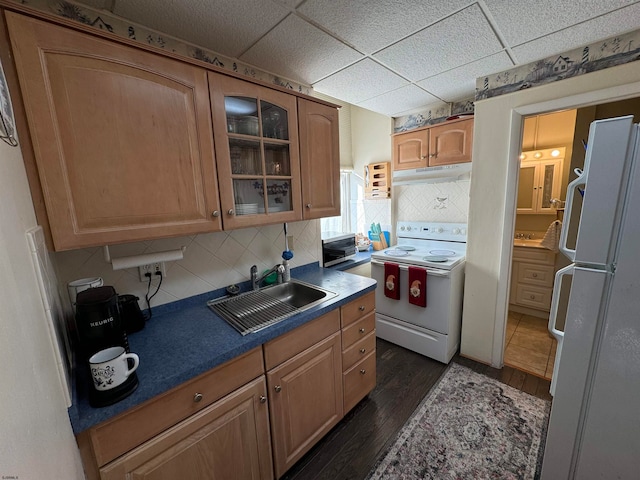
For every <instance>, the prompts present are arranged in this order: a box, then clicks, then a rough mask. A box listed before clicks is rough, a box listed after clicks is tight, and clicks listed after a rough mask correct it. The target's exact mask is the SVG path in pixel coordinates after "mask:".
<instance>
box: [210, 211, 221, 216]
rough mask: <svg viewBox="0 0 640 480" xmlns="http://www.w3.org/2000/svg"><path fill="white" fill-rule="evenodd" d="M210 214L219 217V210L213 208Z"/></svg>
mask: <svg viewBox="0 0 640 480" xmlns="http://www.w3.org/2000/svg"><path fill="white" fill-rule="evenodd" d="M211 216H212V217H219V216H220V212H219V211H218V210H214V211H213V212H211Z"/></svg>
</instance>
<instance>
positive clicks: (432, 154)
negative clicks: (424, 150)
mask: <svg viewBox="0 0 640 480" xmlns="http://www.w3.org/2000/svg"><path fill="white" fill-rule="evenodd" d="M434 157H437V154H435V153H430V154H429V158H434Z"/></svg>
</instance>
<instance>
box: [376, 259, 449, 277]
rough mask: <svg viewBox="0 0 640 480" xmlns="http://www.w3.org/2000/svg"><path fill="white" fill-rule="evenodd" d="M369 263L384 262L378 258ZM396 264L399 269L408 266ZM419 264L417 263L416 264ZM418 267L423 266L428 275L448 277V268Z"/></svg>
mask: <svg viewBox="0 0 640 480" xmlns="http://www.w3.org/2000/svg"><path fill="white" fill-rule="evenodd" d="M371 263H372V264H374V265H381V266H384V264H385V262H381V261H380V260H375V259H373V258H372V259H371ZM398 266H399V267H400V270H409V266H408V265H401V264H398ZM416 266H419V265H416ZM420 268H424V269H425V270H426V271H427V274H428V275H432V276H436V277H448V276H449V270H435V269H431V268H429V267H420Z"/></svg>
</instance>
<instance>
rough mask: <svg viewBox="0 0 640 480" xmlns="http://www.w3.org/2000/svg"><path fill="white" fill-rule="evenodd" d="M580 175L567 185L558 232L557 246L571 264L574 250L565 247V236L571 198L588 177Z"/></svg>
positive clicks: (567, 229) (567, 228)
mask: <svg viewBox="0 0 640 480" xmlns="http://www.w3.org/2000/svg"><path fill="white" fill-rule="evenodd" d="M577 170H578V169H576V173H578V172H577ZM580 173H581V174H578V175H579V176H578V178H576V179H575V180H573V181H572V182H570V183H569V185H567V197H566V200H567V202H566V204H565V209H564V218H565V219H566V221H565V222H563V223H562V230H561V231H560V246H559V248H560V251H561V252H562V253H563V254H564V255H565V256H566V257H567V258H568V259H569V260H571V261H572V262H573V261H574V260H575V259H576V251H575V250H574V249H571V248H568V247H567V236H568V233H569V223H570V222H571V210H572V208H573V196H574V194H575V192H576V189H577V188H578V186H579V185H586V183H587V175H588V172H586V171H584V172H582V171H581V172H580ZM558 273H559V272H558Z"/></svg>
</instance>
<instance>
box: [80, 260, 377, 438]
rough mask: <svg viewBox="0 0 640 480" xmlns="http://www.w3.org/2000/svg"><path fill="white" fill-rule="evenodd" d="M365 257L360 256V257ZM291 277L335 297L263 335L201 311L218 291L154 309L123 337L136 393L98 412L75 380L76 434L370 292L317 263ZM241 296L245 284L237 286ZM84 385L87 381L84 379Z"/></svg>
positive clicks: (365, 284)
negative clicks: (132, 361) (132, 356)
mask: <svg viewBox="0 0 640 480" xmlns="http://www.w3.org/2000/svg"><path fill="white" fill-rule="evenodd" d="M365 253H366V252H365ZM291 274H292V277H293V278H294V279H297V280H301V281H303V282H307V283H310V284H313V285H317V286H319V287H322V288H324V289H326V290H329V291H332V292H335V293H337V294H338V296H337V297H334V298H332V299H330V300H327V301H326V302H324V303H321V304H320V305H317V306H315V307H313V308H310V309H309V310H306V311H304V312H302V313H300V314H297V315H294V316H293V317H291V318H289V319H287V320H284V321H282V322H280V323H277V324H275V325H272V326H270V327H268V328H265V329H264V330H261V331H259V332H256V333H251V334H248V335H246V336H242V335H240V333H238V332H237V331H236V330H234V329H233V328H232V327H231V326H230V325H228V324H227V323H226V322H225V321H224V320H222V319H221V318H220V317H218V316H217V315H216V314H215V313H213V311H211V310H210V309H209V307H207V301H208V300H211V299H213V298H217V297H221V296H223V295H224V294H225V293H226V292H225V290H224V289H220V290H216V291H213V292H209V293H205V294H202V295H196V296H194V297H190V298H186V299H183V300H179V301H177V302H173V303H169V304H166V305H160V306H158V307H154V309H153V317H152V318H151V319H150V320H149V321H148V322H147V323H146V325H145V327H144V329H143V330H141V331H140V332H137V333H133V334H131V335H129V344H130V347H131V351H132V352H134V353H137V354H138V355H139V356H140V366H139V367H138V370H137V375H138V378H139V380H140V385H139V386H138V388H137V389H136V390H135V391H134V392H133V393H132V394H131V395H129V396H128V397H127V398H125V399H123V400H121V401H120V402H118V403H116V404H114V405H110V406H107V407H102V408H93V407H91V406H90V405H89V397H88V389H89V388H90V384H89V381H85V380H84V379H85V378H87V377H85V376H84V375H80V374H79V375H77V377H79V378H76V381H74V388H73V400H72V401H73V405H72V406H71V407H69V418H70V420H71V425H72V427H73V431H74V432H75V433H76V434H77V433H80V432H82V431H83V430H86V429H88V428H90V427H92V426H95V425H97V424H98V423H100V422H103V421H105V420H108V419H110V418H111V417H113V416H115V415H117V414H119V413H122V412H124V411H125V410H128V409H130V408H132V407H135V406H136V405H139V404H141V403H143V402H145V401H147V400H149V399H151V398H153V397H155V396H156V395H159V394H161V393H164V392H166V391H167V390H170V389H171V388H173V387H176V386H178V385H180V384H181V383H184V382H186V381H187V380H190V379H192V378H194V377H196V376H198V375H200V374H202V373H205V372H206V371H208V370H211V369H212V368H214V367H216V366H218V365H221V364H222V363H224V362H226V361H228V360H231V359H233V358H235V357H237V356H238V355H241V354H243V353H245V352H248V351H249V350H251V349H252V348H255V347H257V346H259V345H262V344H263V343H265V342H267V341H269V340H272V339H273V338H276V337H278V336H280V335H282V334H284V333H287V332H289V331H291V330H293V329H294V328H296V327H299V326H300V325H302V324H304V323H306V322H308V321H310V320H313V319H314V318H317V317H319V316H320V315H323V314H325V313H327V312H328V311H330V310H333V309H335V308H338V307H340V306H341V305H344V304H346V303H348V302H350V301H351V300H353V299H355V298H357V297H359V296H361V295H363V294H364V293H367V292H370V291H373V290H375V285H376V282H375V280H372V279H370V278H366V277H361V276H358V275H352V274H349V273H345V272H341V271H336V270H332V269H328V268H320V267H319V266H318V264H317V263H313V264H309V265H305V266H303V267H298V268H295V269H293V270H292V272H291ZM243 287H244V288H243V291H244V290H246V288H247V284H244V285H243ZM87 380H89V379H88V378H87Z"/></svg>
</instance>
